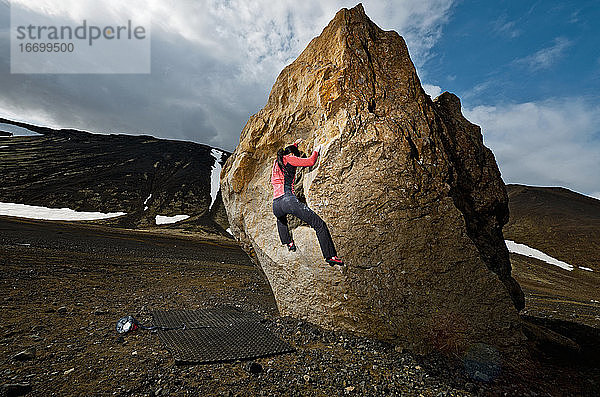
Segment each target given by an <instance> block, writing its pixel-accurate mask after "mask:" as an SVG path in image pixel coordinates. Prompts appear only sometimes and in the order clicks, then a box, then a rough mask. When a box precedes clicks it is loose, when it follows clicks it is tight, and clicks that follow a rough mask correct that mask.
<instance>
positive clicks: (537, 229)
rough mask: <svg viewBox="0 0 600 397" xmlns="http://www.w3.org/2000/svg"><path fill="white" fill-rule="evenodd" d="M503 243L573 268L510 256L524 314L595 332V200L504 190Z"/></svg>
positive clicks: (599, 229)
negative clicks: (506, 209)
mask: <svg viewBox="0 0 600 397" xmlns="http://www.w3.org/2000/svg"><path fill="white" fill-rule="evenodd" d="M506 188H507V191H508V197H509V201H508V203H509V211H510V219H509V222H508V223H507V224H506V226H504V229H503V233H504V237H505V238H506V239H507V240H513V241H515V242H517V243H520V244H525V245H527V246H529V247H531V248H534V249H537V250H540V251H542V252H544V253H545V254H547V255H550V256H551V257H553V258H556V259H558V260H560V261H563V262H566V263H568V264H570V265H573V267H574V268H573V270H572V271H568V270H565V269H562V268H560V267H558V266H554V265H551V264H548V263H546V262H544V261H541V260H539V259H535V258H531V257H528V256H524V255H520V254H516V253H511V254H510V257H511V264H512V267H513V274H514V277H515V278H516V279H517V281H518V282H519V284H520V285H521V287H522V288H523V291H524V292H525V296H526V306H525V311H524V312H522V313H524V314H527V313H529V314H532V315H535V316H539V317H544V318H555V319H562V320H568V321H575V322H579V323H583V324H587V325H590V326H594V327H600V316H599V315H598V313H599V312H600V311H599V310H600V302H599V301H600V241H599V240H598V237H599V236H600V200H597V199H594V198H592V197H588V196H584V195H582V194H579V193H575V192H573V191H570V190H568V189H565V188H561V187H532V186H523V185H507V186H506Z"/></svg>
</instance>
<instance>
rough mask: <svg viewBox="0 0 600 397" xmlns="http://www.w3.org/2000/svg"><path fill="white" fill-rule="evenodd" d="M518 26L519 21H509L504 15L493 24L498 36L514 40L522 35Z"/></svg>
mask: <svg viewBox="0 0 600 397" xmlns="http://www.w3.org/2000/svg"><path fill="white" fill-rule="evenodd" d="M516 25H517V21H508V20H507V17H506V15H502V16H500V17H498V18H497V19H496V20H495V21H494V22H492V30H493V32H494V33H495V34H497V35H500V36H504V37H508V38H510V39H514V38H516V37H519V36H520V35H521V31H520V30H519V29H517V28H516Z"/></svg>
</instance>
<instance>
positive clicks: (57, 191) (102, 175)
mask: <svg viewBox="0 0 600 397" xmlns="http://www.w3.org/2000/svg"><path fill="white" fill-rule="evenodd" d="M0 122H1V123H5V124H11V125H15V126H18V127H22V128H26V129H28V130H30V131H32V132H35V133H37V134H39V135H33V136H13V137H10V138H5V139H3V140H2V148H1V149H0V202H9V203H20V204H28V205H37V206H44V207H50V208H63V207H67V208H71V209H73V210H78V211H92V212H125V213H127V215H124V216H121V217H118V218H113V219H109V220H102V221H94V223H101V224H106V225H113V226H119V227H129V228H143V227H153V226H155V217H156V215H165V216H172V215H179V214H183V215H188V216H189V218H188V219H186V220H185V221H183V222H180V223H178V224H177V225H168V226H165V227H167V228H177V229H183V230H185V229H187V230H188V231H195V232H202V231H204V232H206V233H207V234H214V233H217V234H219V233H221V234H224V231H225V229H227V227H228V223H227V216H226V214H225V211H224V209H223V206H222V203H221V200H220V196H219V197H218V198H217V200H215V204H214V205H212V206H211V202H212V197H211V174H212V172H213V168H214V167H215V166H216V162H217V161H220V162H221V163H224V161H225V159H226V158H227V155H228V153H227V152H223V151H221V150H215V149H214V148H211V147H210V146H207V145H201V144H197V143H192V142H183V141H174V140H166V139H157V138H154V137H151V136H147V135H138V136H134V135H124V134H110V135H107V134H94V133H90V132H85V131H78V130H71V129H60V130H55V129H51V128H47V127H39V126H34V125H30V124H26V123H20V122H13V121H11V120H7V119H0ZM215 154H216V155H217V156H218V157H219V158H216V156H215ZM24 170H26V172H24Z"/></svg>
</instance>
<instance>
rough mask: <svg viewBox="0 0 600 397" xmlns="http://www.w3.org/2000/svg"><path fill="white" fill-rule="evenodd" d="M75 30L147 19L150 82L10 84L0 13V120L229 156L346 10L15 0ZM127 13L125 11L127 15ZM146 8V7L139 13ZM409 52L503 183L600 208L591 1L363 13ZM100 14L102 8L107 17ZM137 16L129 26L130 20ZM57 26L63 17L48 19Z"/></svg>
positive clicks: (598, 13) (269, 4) (597, 8)
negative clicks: (449, 99) (89, 20)
mask: <svg viewBox="0 0 600 397" xmlns="http://www.w3.org/2000/svg"><path fill="white" fill-rule="evenodd" d="M13 2H15V3H17V4H27V5H28V7H32V8H34V9H36V10H37V11H36V12H40V13H44V14H47V15H45V17H48V18H54V17H56V15H60V18H63V19H64V18H70V19H71V20H73V21H81V20H82V19H84V18H86V16H87V17H89V16H90V15H95V14H102V15H104V14H108V11H110V10H112V9H114V8H116V7H117V6H118V7H126V8H127V7H129V8H128V10H126V12H129V13H130V14H131V15H133V16H135V15H140V14H139V13H140V10H143V11H144V12H145V13H147V14H149V15H150V18H151V21H152V22H151V28H150V29H149V33H150V54H151V56H150V63H151V65H150V67H151V68H150V69H151V72H150V73H147V74H11V72H10V56H11V55H10V26H11V17H10V5H9V2H8V1H6V0H0V117H5V118H9V119H13V120H21V121H26V122H31V123H34V124H39V125H45V126H51V127H56V128H77V129H83V130H87V131H92V132H98V133H127V134H149V135H153V136H156V137H160V138H168V139H180V140H189V141H194V142H198V143H205V144H209V145H211V146H214V147H218V148H222V149H225V150H229V151H233V150H234V149H235V147H236V145H237V143H238V141H239V135H240V132H241V130H242V128H243V127H244V125H245V123H246V121H247V120H248V118H249V117H250V116H251V115H252V114H254V113H256V112H257V111H258V110H260V109H261V108H262V107H263V106H264V105H265V103H266V100H267V97H268V94H269V92H270V89H271V87H272V85H273V83H274V82H275V79H276V77H277V75H278V74H279V72H280V71H281V70H282V69H283V67H284V66H286V65H287V64H289V63H291V62H292V61H293V60H294V59H295V58H296V57H297V56H298V55H299V54H300V52H301V51H302V50H303V49H304V48H305V47H306V45H307V44H308V43H309V41H310V40H311V39H312V38H313V37H315V36H318V35H319V34H320V33H321V31H322V30H323V28H324V27H325V26H326V25H327V23H328V22H329V21H330V20H331V19H332V18H333V16H334V15H335V13H336V11H337V10H339V9H340V8H342V7H353V6H354V5H356V4H357V3H356V2H355V1H333V0H331V1H328V0H304V1H302V2H299V1H284V0H281V1H277V2H274V1H271V0H268V1H267V0H256V1H250V0H245V1H241V0H202V1H199V0H170V1H169V0H146V1H143V2H141V1H138V0H130V1H128V2H122V1H121V0H96V1H93V2H89V1H87V2H86V1H81V0H13ZM123 3H125V5H124V4H123ZM140 5H141V7H140ZM363 5H364V8H365V11H366V13H367V15H368V16H369V17H370V18H371V19H372V20H373V21H374V22H375V23H376V24H378V25H379V26H380V27H381V28H382V29H385V30H395V31H397V32H398V33H399V34H400V35H402V36H403V37H404V38H405V39H406V42H407V44H408V48H409V52H410V55H411V58H412V60H413V62H414V64H415V66H416V68H417V72H418V74H419V77H420V79H421V82H422V83H423V86H424V88H425V90H426V91H427V92H428V93H429V94H430V95H431V96H432V97H435V96H437V95H438V94H439V93H441V92H443V91H450V92H453V93H455V94H456V95H458V96H459V97H460V98H461V101H462V106H463V113H464V114H465V116H466V117H467V118H468V119H469V120H470V121H472V122H474V123H476V124H478V125H480V126H481V127H482V132H483V136H484V142H485V144H486V145H487V146H488V147H490V148H491V149H492V151H493V152H494V155H495V156H496V160H497V161H498V165H499V167H500V171H501V173H502V177H503V179H504V181H505V182H506V183H521V184H527V185H536V186H563V187H566V188H569V189H571V190H574V191H577V192H580V193H583V194H587V195H591V196H594V197H597V198H600V173H599V172H598V170H599V169H600V96H599V95H600V94H599V89H600V46H598V45H597V42H598V39H599V38H600V24H599V23H597V21H598V20H600V4H598V2H597V1H590V0H579V1H555V0H543V1H516V0H513V1H502V0H499V1H494V2H489V1H483V0H481V1H469V0H463V1H460V0H396V1H383V0H382V1H363ZM103 7H104V8H103ZM136 13H137V14H136ZM57 18H58V17H57Z"/></svg>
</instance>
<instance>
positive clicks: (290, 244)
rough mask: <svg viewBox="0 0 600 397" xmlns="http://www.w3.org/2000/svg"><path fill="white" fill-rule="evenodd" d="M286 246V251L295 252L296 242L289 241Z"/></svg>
mask: <svg viewBox="0 0 600 397" xmlns="http://www.w3.org/2000/svg"><path fill="white" fill-rule="evenodd" d="M287 247H288V251H294V252H296V244H294V242H293V241H292V242H291V243H289V244H288V245H287Z"/></svg>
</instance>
